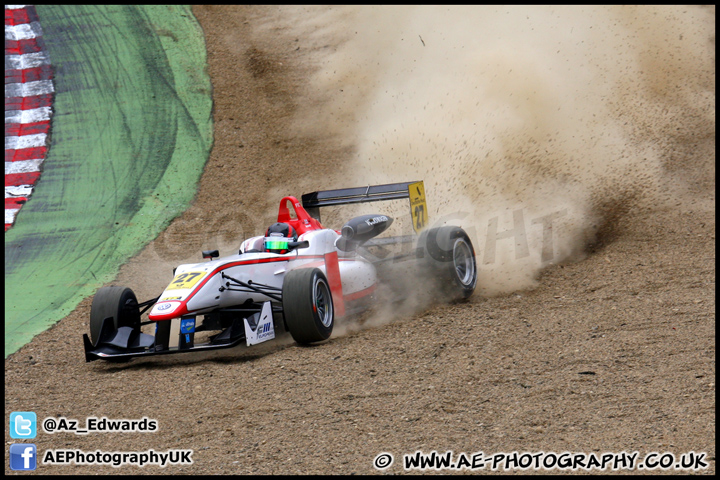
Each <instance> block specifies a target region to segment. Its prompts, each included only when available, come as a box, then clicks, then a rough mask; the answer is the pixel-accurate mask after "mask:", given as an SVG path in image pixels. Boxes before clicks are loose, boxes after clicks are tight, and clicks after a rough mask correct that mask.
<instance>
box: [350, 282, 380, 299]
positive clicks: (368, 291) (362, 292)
mask: <svg viewBox="0 0 720 480" xmlns="http://www.w3.org/2000/svg"><path fill="white" fill-rule="evenodd" d="M376 286H377V285H376V284H373V285H371V286H369V287H368V288H366V289H364V290H360V291H358V292H355V293H351V294H349V295H344V296H343V299H344V300H345V301H346V302H351V301H353V300H357V299H359V298H362V297H367V296H368V295H370V294H372V293H373V292H374V291H375V287H376Z"/></svg>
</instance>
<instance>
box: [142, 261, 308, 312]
mask: <svg viewBox="0 0 720 480" xmlns="http://www.w3.org/2000/svg"><path fill="white" fill-rule="evenodd" d="M298 258H322V257H320V256H318V255H297V256H294V257H279V258H273V257H271V258H258V259H255V260H240V261H237V262H232V263H227V264H225V265H222V266H220V267H218V268H216V269H215V270H213V271H212V272H210V273H209V274H208V275H207V276H206V277H205V278H204V279H203V280H202V281H201V282H200V283H199V284H198V286H197V287H195V290H193V291H192V293H190V295H188V297H187V298H186V299H185V300H183V301H182V303H181V305H180V307H179V308H178V309H176V310H175V311H174V312H172V313H169V314H167V315H150V314H148V319H150V320H152V321H154V322H157V321H161V320H172V319H173V318H177V317H179V316H181V315H185V314H187V313H190V310H188V308H187V302H189V301H190V300H191V299H192V298H193V297H194V296H195V294H196V293H197V292H199V291H200V289H201V288H202V287H203V286H204V285H205V284H206V283H207V282H209V281H210V279H211V278H212V277H214V276H215V275H216V274H218V273H219V272H222V271H223V270H227V269H228V268H232V267H237V266H239V265H254V264H258V263H272V262H288V261H290V260H296V259H298Z"/></svg>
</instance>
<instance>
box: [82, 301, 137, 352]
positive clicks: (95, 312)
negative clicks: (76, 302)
mask: <svg viewBox="0 0 720 480" xmlns="http://www.w3.org/2000/svg"><path fill="white" fill-rule="evenodd" d="M108 317H112V319H113V325H114V327H115V330H117V329H118V328H120V327H132V328H133V329H134V330H139V329H140V310H139V309H138V302H137V298H136V297H135V293H133V291H132V290H131V289H129V288H127V287H103V288H101V289H100V290H98V291H97V293H96V294H95V297H93V301H92V306H91V307H90V341H91V342H92V344H93V345H94V346H97V344H98V342H99V341H100V334H101V332H102V326H103V321H104V320H105V319H106V318H108Z"/></svg>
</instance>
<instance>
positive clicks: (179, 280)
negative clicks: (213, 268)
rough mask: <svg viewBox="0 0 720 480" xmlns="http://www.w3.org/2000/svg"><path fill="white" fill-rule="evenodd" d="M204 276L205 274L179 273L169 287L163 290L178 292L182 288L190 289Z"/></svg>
mask: <svg viewBox="0 0 720 480" xmlns="http://www.w3.org/2000/svg"><path fill="white" fill-rule="evenodd" d="M204 276H205V272H186V273H181V274H179V275H177V276H176V277H175V278H173V281H172V282H170V285H168V287H167V288H166V289H165V290H180V289H183V288H191V287H192V286H193V285H195V284H196V283H197V282H199V281H200V279H201V278H202V277H204Z"/></svg>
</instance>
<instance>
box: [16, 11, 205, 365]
mask: <svg viewBox="0 0 720 480" xmlns="http://www.w3.org/2000/svg"><path fill="white" fill-rule="evenodd" d="M37 11H38V15H39V18H40V21H41V23H42V27H43V30H44V37H45V42H46V45H47V49H48V51H49V54H50V57H51V59H52V63H53V68H54V73H55V78H54V81H55V104H54V107H55V116H54V118H53V124H52V125H53V126H52V132H51V141H52V146H51V148H50V150H49V153H48V157H47V159H46V160H45V162H44V167H43V172H42V177H41V178H42V181H41V182H39V184H38V185H37V187H36V188H35V191H34V192H33V194H32V197H31V200H30V201H29V202H28V203H27V204H25V205H24V207H23V208H22V210H21V213H19V214H18V219H17V220H18V221H17V222H16V224H15V225H14V227H12V228H11V229H10V230H9V231H8V232H6V233H5V282H6V283H5V298H6V302H5V355H6V356H7V355H9V354H11V353H13V352H14V351H16V350H17V349H18V348H19V347H20V346H22V345H24V344H25V343H27V342H28V341H29V340H30V339H31V338H32V337H33V336H34V335H36V334H38V333H39V332H41V331H42V330H44V329H46V328H47V327H49V326H50V325H52V324H54V323H55V322H57V321H58V320H59V319H61V318H62V317H63V316H65V315H67V313H69V312H70V311H72V309H73V308H75V307H76V306H77V304H78V302H79V301H80V300H82V299H83V298H85V297H86V296H88V295H91V294H92V293H93V292H94V291H95V290H96V289H97V288H98V287H99V286H101V285H102V284H104V283H106V282H108V281H109V280H111V279H112V278H113V277H114V276H115V275H116V274H117V270H118V268H119V266H120V265H122V264H123V263H125V262H126V261H127V259H128V258H129V257H131V256H132V255H133V254H135V253H137V252H138V251H139V250H140V248H141V247H142V246H143V245H145V244H146V243H147V242H148V241H150V240H151V239H152V238H154V236H156V235H157V233H159V232H160V231H162V229H163V228H165V226H167V224H168V223H169V221H170V220H171V219H172V218H174V217H175V216H177V215H178V214H179V213H181V212H182V211H183V210H184V209H185V208H187V205H188V204H189V202H190V201H191V200H192V198H193V196H194V194H195V184H196V182H197V179H198V178H199V176H200V174H201V172H202V168H203V166H204V164H205V161H206V160H207V156H208V154H209V151H210V148H211V145H212V121H211V118H210V110H211V97H210V94H211V87H210V83H209V78H208V76H207V73H206V70H205V68H204V65H205V58H206V57H205V56H206V53H205V46H204V41H203V36H202V31H201V30H200V27H199V25H198V24H197V23H196V21H195V20H194V18H193V17H192V14H191V13H190V11H189V7H186V6H185V7H183V6H177V7H168V6H104V5H99V6H81V5H70V6H61V5H56V6H51V5H38V6H37Z"/></svg>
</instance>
